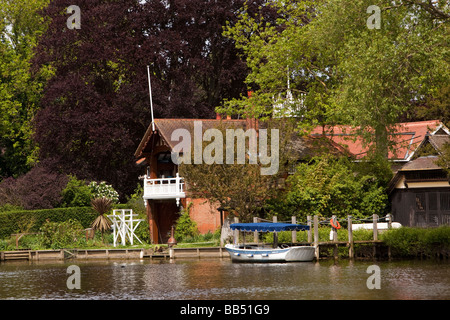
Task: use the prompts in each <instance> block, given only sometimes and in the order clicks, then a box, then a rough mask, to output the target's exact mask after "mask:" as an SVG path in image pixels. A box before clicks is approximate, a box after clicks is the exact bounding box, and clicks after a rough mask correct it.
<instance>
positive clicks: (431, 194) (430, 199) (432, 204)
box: [428, 192, 438, 210]
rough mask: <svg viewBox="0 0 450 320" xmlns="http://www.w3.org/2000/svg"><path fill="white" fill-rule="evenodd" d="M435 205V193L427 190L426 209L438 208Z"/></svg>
mask: <svg viewBox="0 0 450 320" xmlns="http://www.w3.org/2000/svg"><path fill="white" fill-rule="evenodd" d="M437 205H438V201H437V193H436V192H429V193H428V210H437V209H438V207H437Z"/></svg>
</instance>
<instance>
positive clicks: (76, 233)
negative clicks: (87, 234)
mask: <svg viewBox="0 0 450 320" xmlns="http://www.w3.org/2000/svg"><path fill="white" fill-rule="evenodd" d="M39 230H40V234H39V239H40V242H41V244H42V245H43V246H44V247H45V248H51V249H61V248H74V247H77V245H78V242H79V241H80V240H82V239H84V232H83V226H82V225H81V223H80V222H79V221H77V220H72V219H69V220H67V221H63V222H51V221H46V222H45V223H44V224H43V225H42V227H41V228H40V229H39Z"/></svg>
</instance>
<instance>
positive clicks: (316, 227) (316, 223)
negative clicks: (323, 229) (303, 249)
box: [314, 215, 319, 260]
mask: <svg viewBox="0 0 450 320" xmlns="http://www.w3.org/2000/svg"><path fill="white" fill-rule="evenodd" d="M314 247H315V256H316V259H317V260H319V218H318V217H317V215H315V216H314Z"/></svg>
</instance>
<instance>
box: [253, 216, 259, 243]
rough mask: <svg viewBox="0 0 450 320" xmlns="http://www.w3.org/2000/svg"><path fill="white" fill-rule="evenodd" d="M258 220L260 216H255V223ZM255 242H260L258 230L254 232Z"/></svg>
mask: <svg viewBox="0 0 450 320" xmlns="http://www.w3.org/2000/svg"><path fill="white" fill-rule="evenodd" d="M257 222H258V218H257V217H253V223H257ZM253 242H256V243H258V242H259V236H258V231H255V232H253Z"/></svg>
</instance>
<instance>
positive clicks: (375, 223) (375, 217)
mask: <svg viewBox="0 0 450 320" xmlns="http://www.w3.org/2000/svg"><path fill="white" fill-rule="evenodd" d="M373 240H374V241H377V240H378V215H377V214H374V215H373Z"/></svg>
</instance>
